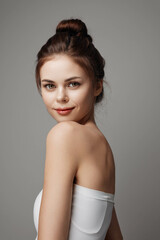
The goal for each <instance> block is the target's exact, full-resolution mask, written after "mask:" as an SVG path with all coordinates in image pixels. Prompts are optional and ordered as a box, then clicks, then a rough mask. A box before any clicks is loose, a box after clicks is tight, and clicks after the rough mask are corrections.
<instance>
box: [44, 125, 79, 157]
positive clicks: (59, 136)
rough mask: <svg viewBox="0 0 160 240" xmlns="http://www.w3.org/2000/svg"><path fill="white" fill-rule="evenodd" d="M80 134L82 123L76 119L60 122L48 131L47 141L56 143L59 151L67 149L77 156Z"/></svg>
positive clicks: (48, 143)
mask: <svg viewBox="0 0 160 240" xmlns="http://www.w3.org/2000/svg"><path fill="white" fill-rule="evenodd" d="M80 134H81V124H79V123H76V122H74V121H65V122H60V123H57V124H56V125H55V126H54V127H53V128H51V130H50V131H49V132H48V134H47V139H46V143H47V145H50V144H52V145H54V146H55V147H56V149H57V150H59V151H62V150H64V151H65V149H66V151H67V153H68V154H71V155H72V157H76V158H77V155H78V153H79V147H80V146H79V136H80Z"/></svg>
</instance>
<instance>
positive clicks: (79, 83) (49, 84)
mask: <svg viewBox="0 0 160 240" xmlns="http://www.w3.org/2000/svg"><path fill="white" fill-rule="evenodd" d="M75 83H76V84H78V86H79V85H80V83H79V82H70V83H69V84H75ZM69 84H68V85H69ZM51 85H52V86H54V84H51V83H50V84H45V85H44V87H45V88H46V89H47V86H51ZM50 89H51V88H49V90H50Z"/></svg>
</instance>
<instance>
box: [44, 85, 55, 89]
mask: <svg viewBox="0 0 160 240" xmlns="http://www.w3.org/2000/svg"><path fill="white" fill-rule="evenodd" d="M48 86H54V85H53V84H46V85H44V87H45V88H47V89H51V88H52V87H51V88H50V87H49V88H48Z"/></svg>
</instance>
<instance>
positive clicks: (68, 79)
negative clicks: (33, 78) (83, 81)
mask: <svg viewBox="0 0 160 240" xmlns="http://www.w3.org/2000/svg"><path fill="white" fill-rule="evenodd" d="M77 78H81V77H77V76H74V77H70V78H67V79H65V82H68V81H71V80H73V79H77ZM42 82H51V83H54V81H53V80H49V79H43V80H42Z"/></svg>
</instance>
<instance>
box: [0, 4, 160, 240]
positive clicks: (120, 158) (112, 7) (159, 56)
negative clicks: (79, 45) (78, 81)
mask: <svg viewBox="0 0 160 240" xmlns="http://www.w3.org/2000/svg"><path fill="white" fill-rule="evenodd" d="M70 17H74V18H81V19H82V20H83V21H84V22H85V23H86V25H87V27H88V31H89V33H90V34H91V35H92V36H93V39H94V44H95V46H96V47H97V48H98V49H99V51H100V52H101V54H102V55H103V56H104V58H105V60H106V68H105V72H106V80H107V81H108V82H109V84H110V88H109V87H105V89H106V98H105V100H104V102H103V104H101V105H99V107H98V108H97V109H96V122H97V124H98V126H99V128H100V129H101V130H102V132H103V133H104V135H105V136H106V138H107V139H108V141H109V143H110V145H111V148H112V151H113V153H114V158H115V164H116V196H115V206H116V209H117V215H118V218H119V222H120V226H121V229H122V233H123V236H124V239H128V240H135V239H140V240H151V239H160V230H159V226H160V225H159V224H160V208H159V203H160V191H159V182H160V174H159V170H160V161H159V160H160V126H159V124H160V111H159V110H158V109H159V103H160V94H159V91H160V77H159V76H160V1H158V0H157V1H156V0H152V1H148V0H146V1H145V0H133V1H132V0H106V1H105V0H101V1H100V0H99V1H96V0H92V1H91V0H90V1H89V0H88V1H86V0H85V1H84V0H83V1H82V0H81V1H80V0H79V1H78V0H75V1H74V0H68V1H62V0H57V1H51V0H45V1H44V0H43V1H42V0H39V1H38V0H34V1H24V0H17V1H14V0H12V1H11V0H6V1H1V7H0V27H1V29H0V32H1V44H0V48H1V49H0V50H1V51H0V52H1V63H0V66H1V79H0V105H1V108H0V113H1V124H0V130H1V142H0V147H1V149H0V154H1V166H0V196H1V197H0V198H1V200H0V213H1V214H0V239H2V240H9V239H13V240H14V239H15V240H22V239H23V240H28V239H35V236H36V231H35V228H34V223H33V204H34V200H35V198H36V196H37V195H38V193H39V191H40V190H41V189H42V184H43V169H44V161H45V140H46V135H47V133H48V131H49V129H50V128H51V127H52V126H53V125H55V123H56V122H55V121H54V120H53V119H52V118H51V116H50V115H49V114H48V112H47V110H46V108H45V105H44V103H43V102H42V99H41V97H40V95H39V93H38V91H37V89H36V84H35V79H34V68H35V59H36V54H37V52H38V50H39V49H40V47H41V46H42V44H44V43H45V42H46V40H47V39H48V38H49V37H50V36H51V35H52V34H53V33H54V32H55V28H56V25H57V24H58V23H59V21H60V20H62V19H65V18H70Z"/></svg>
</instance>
